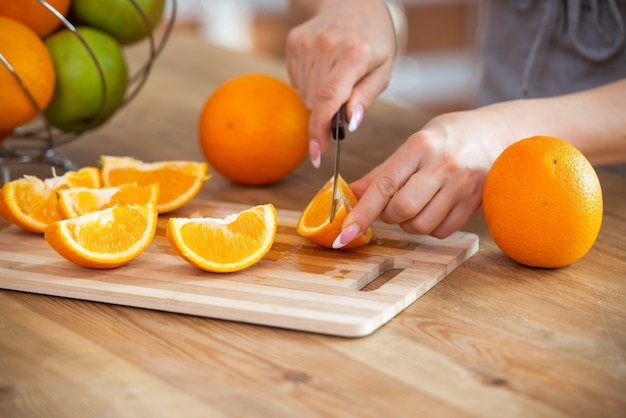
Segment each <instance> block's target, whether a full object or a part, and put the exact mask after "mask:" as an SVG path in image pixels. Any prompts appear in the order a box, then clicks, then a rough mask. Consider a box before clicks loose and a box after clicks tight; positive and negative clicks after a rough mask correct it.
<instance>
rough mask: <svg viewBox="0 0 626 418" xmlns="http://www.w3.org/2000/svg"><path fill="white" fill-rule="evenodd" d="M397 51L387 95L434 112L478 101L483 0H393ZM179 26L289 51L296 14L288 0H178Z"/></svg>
mask: <svg viewBox="0 0 626 418" xmlns="http://www.w3.org/2000/svg"><path fill="white" fill-rule="evenodd" d="M388 4H389V5H390V9H391V10H392V12H393V17H394V21H395V24H396V29H397V32H398V37H399V40H400V53H399V55H398V58H397V62H396V66H395V70H394V74H393V76H392V79H391V83H390V85H389V87H388V88H387V90H386V91H385V93H384V94H383V97H384V98H386V99H387V100H391V101H394V102H396V103H400V104H403V105H407V106H421V107H427V108H429V109H432V110H433V111H435V112H443V111H450V110H458V109H465V108H468V107H471V106H472V105H473V103H474V101H473V98H474V94H473V93H474V91H475V85H476V78H477V73H478V71H477V60H476V54H475V45H476V28H477V25H478V22H477V8H478V0H396V1H389V2H388ZM177 9H178V11H177V16H178V17H177V21H176V22H177V28H178V29H180V30H193V31H197V32H199V33H200V34H201V35H202V36H203V37H205V38H206V39H207V40H208V41H210V42H213V43H216V44H218V45H221V46H224V47H227V48H234V49H240V50H245V51H251V52H254V53H261V54H270V55H274V56H277V57H281V58H282V57H284V48H285V37H286V34H287V32H288V31H289V29H290V28H291V27H293V26H294V25H295V24H297V23H298V22H299V21H300V20H299V16H297V14H296V13H294V12H293V10H290V6H289V0H177Z"/></svg>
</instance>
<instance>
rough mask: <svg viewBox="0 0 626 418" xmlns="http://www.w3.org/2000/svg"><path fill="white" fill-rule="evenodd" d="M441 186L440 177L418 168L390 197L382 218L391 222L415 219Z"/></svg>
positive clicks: (397, 222) (396, 222) (398, 222)
mask: <svg viewBox="0 0 626 418" xmlns="http://www.w3.org/2000/svg"><path fill="white" fill-rule="evenodd" d="M441 188H442V183H441V180H440V178H438V177H434V176H430V175H428V174H427V173H425V172H424V170H421V171H420V170H418V171H417V172H416V173H414V174H413V175H411V177H410V178H409V179H408V180H407V182H406V183H405V184H404V185H403V186H402V188H400V189H399V190H398V191H397V192H396V193H395V194H394V196H393V197H392V198H391V199H390V201H389V203H388V204H387V206H386V207H385V208H384V210H383V211H382V213H381V214H380V218H381V219H382V220H383V221H384V222H386V223H389V224H400V223H403V222H407V221H409V220H411V219H414V218H416V217H417V216H418V215H419V214H420V212H422V210H423V209H424V208H425V207H426V206H427V205H428V204H429V202H431V200H432V199H433V198H434V197H435V196H437V195H438V193H439V192H440V190H441Z"/></svg>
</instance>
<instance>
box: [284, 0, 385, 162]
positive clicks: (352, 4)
mask: <svg viewBox="0 0 626 418" xmlns="http://www.w3.org/2000/svg"><path fill="white" fill-rule="evenodd" d="M395 55H396V35H395V30H394V27H393V22H392V20H391V16H390V14H389V11H388V9H387V6H386V5H385V3H384V1H382V0H331V1H326V2H323V4H322V3H320V5H319V9H318V11H317V14H315V16H313V17H312V18H311V19H309V20H307V21H306V22H305V23H303V24H302V25H300V26H297V27H295V28H294V29H293V30H291V31H290V33H289V34H288V36H287V49H286V62H287V70H288V72H289V77H290V79H291V82H292V84H293V86H294V87H295V88H296V89H297V90H298V92H299V93H300V95H301V97H302V100H303V102H304V104H305V106H306V107H307V108H308V109H309V110H310V111H311V118H310V123H309V138H310V145H309V155H310V158H311V161H312V162H313V165H315V166H316V167H319V164H320V157H321V153H322V152H324V151H325V150H326V148H327V146H328V142H329V139H330V121H331V118H332V116H333V115H334V114H335V112H337V110H339V107H340V106H341V105H342V104H343V103H347V114H348V120H349V122H350V123H349V129H350V130H351V131H354V130H355V129H356V128H358V126H359V125H360V124H361V121H362V120H363V116H364V113H365V111H366V110H367V109H368V108H369V106H371V104H372V103H373V102H374V100H375V99H376V97H377V96H378V95H379V94H380V93H381V92H382V91H383V90H384V89H385V87H386V86H387V84H388V82H389V77H390V74H391V70H392V67H393V62H394V58H395Z"/></svg>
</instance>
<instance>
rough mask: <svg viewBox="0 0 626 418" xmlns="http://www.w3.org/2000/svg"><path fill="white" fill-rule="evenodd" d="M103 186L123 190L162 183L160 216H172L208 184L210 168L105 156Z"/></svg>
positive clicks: (172, 162) (102, 158) (180, 163)
mask: <svg viewBox="0 0 626 418" xmlns="http://www.w3.org/2000/svg"><path fill="white" fill-rule="evenodd" d="M100 162H101V165H102V168H101V172H102V184H103V185H104V186H108V187H110V186H120V185H122V184H126V183H132V182H134V183H137V184H138V185H140V186H147V185H149V184H152V183H159V189H160V191H159V199H158V201H157V210H158V211H159V213H166V212H171V211H173V210H175V209H178V208H180V207H182V206H183V205H185V204H186V203H188V202H189V201H191V199H193V198H194V197H195V196H196V195H197V194H198V192H199V191H200V189H201V188H202V185H203V184H204V182H205V181H206V180H208V179H209V178H210V175H208V174H207V171H208V164H207V163H198V162H193V161H158V162H153V163H145V162H143V161H140V160H136V159H135V158H132V157H112V156H101V157H100Z"/></svg>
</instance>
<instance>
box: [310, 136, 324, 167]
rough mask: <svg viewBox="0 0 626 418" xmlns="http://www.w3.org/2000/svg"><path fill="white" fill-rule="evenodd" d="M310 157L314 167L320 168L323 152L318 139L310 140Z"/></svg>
mask: <svg viewBox="0 0 626 418" xmlns="http://www.w3.org/2000/svg"><path fill="white" fill-rule="evenodd" d="M309 158H310V159H311V164H313V167H315V168H320V165H321V163H322V153H321V152H320V144H319V142H317V141H316V140H314V139H313V140H311V141H309Z"/></svg>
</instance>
